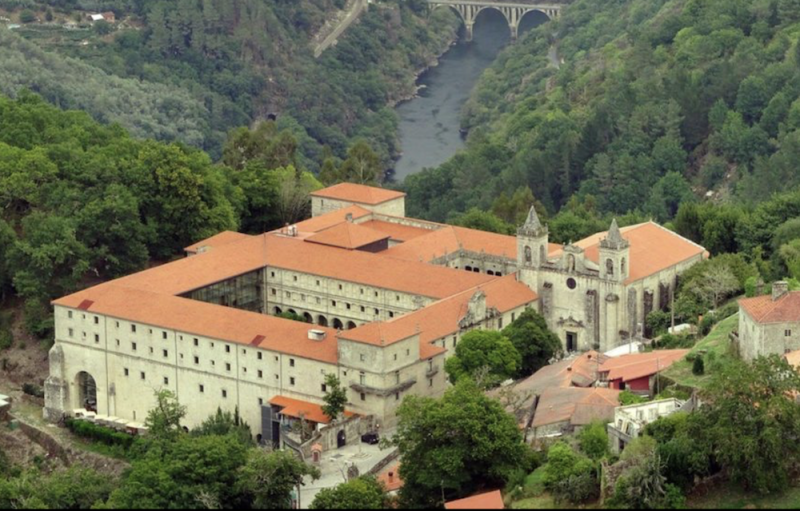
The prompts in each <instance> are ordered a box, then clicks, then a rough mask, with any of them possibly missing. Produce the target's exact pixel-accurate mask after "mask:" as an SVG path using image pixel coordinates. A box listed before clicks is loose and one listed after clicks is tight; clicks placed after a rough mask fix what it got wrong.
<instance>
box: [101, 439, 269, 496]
mask: <svg viewBox="0 0 800 511" xmlns="http://www.w3.org/2000/svg"><path fill="white" fill-rule="evenodd" d="M260 452H262V451H260V450H256V449H253V450H250V451H249V452H248V451H247V449H246V447H245V446H244V445H242V443H241V442H239V441H238V440H237V439H236V438H233V437H232V436H230V435H228V436H192V435H177V436H175V437H174V439H173V440H167V441H163V442H155V443H152V444H151V445H150V447H149V449H148V450H147V451H146V452H145V453H144V454H143V455H142V456H141V457H139V458H137V459H135V460H134V461H133V463H132V464H131V468H130V470H129V471H128V473H127V476H126V477H125V479H123V481H122V484H121V485H120V486H119V488H117V489H116V490H115V491H114V492H113V493H112V494H111V497H110V498H109V501H108V505H109V507H111V508H112V509H196V508H198V507H201V506H203V507H208V506H211V507H210V508H211V509H213V508H222V507H224V508H237V507H239V506H241V505H243V504H244V503H245V502H247V499H246V498H245V496H244V495H242V493H241V491H240V489H239V485H240V484H242V482H243V480H244V479H242V478H243V477H244V476H245V471H244V468H243V467H244V465H245V462H246V461H247V459H248V457H247V456H248V454H251V455H254V454H255V453H260Z"/></svg>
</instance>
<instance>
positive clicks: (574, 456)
mask: <svg viewBox="0 0 800 511" xmlns="http://www.w3.org/2000/svg"><path fill="white" fill-rule="evenodd" d="M544 467H545V468H544V478H543V480H544V485H545V487H546V488H547V489H548V490H550V491H551V492H552V493H553V496H554V497H555V499H556V500H557V501H568V502H571V503H575V504H577V503H580V502H584V501H586V500H589V499H591V498H594V497H596V496H597V495H598V494H599V491H600V485H599V483H598V482H597V476H596V471H595V466H594V463H593V462H592V460H590V459H589V458H587V457H585V456H583V455H581V454H578V453H576V452H575V450H574V449H573V448H572V447H571V446H570V445H569V444H567V443H566V442H563V441H560V442H557V443H556V444H554V445H552V446H551V447H550V449H549V450H548V451H547V464H546V465H545V466H544Z"/></svg>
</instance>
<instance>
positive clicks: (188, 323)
mask: <svg viewBox="0 0 800 511" xmlns="http://www.w3.org/2000/svg"><path fill="white" fill-rule="evenodd" d="M195 257H203V256H202V255H201V256H195ZM87 298H89V299H91V300H92V301H93V303H92V305H91V306H90V307H89V308H88V309H86V310H88V311H89V312H95V313H97V314H103V315H106V316H110V317H112V318H118V319H123V320H127V321H133V322H136V323H140V324H146V325H152V326H156V327H159V328H165V329H170V330H177V331H179V332H185V333H187V334H189V335H199V336H203V337H210V338H212V339H219V340H220V341H228V342H233V343H237V344H241V345H244V346H254V347H255V346H257V347H259V348H263V349H267V350H272V351H276V352H279V353H286V354H288V355H296V356H298V357H304V358H309V359H312V360H318V361H321V362H328V363H330V364H336V363H337V361H338V359H339V355H338V351H337V341H336V330H334V329H332V328H324V327H319V326H312V325H309V324H306V323H301V322H298V321H291V320H288V319H282V318H277V317H274V316H267V315H264V314H259V313H257V312H247V311H243V310H240V309H234V308H230V307H223V306H221V305H214V304H210V303H205V302H200V301H197V300H190V299H188V298H181V297H177V296H170V295H167V294H162V293H153V292H150V291H146V290H142V289H136V288H130V287H125V286H122V285H120V284H117V283H116V282H109V283H106V284H101V285H99V286H95V287H93V288H90V289H87V290H84V291H81V292H79V293H75V294H73V295H70V296H67V297H64V298H61V299H59V300H56V301H55V302H54V303H55V304H56V305H61V306H64V307H72V308H75V307H77V306H78V305H79V304H80V303H82V302H83V301H84V300H85V299H87ZM312 328H313V329H316V330H322V331H324V332H325V333H326V334H327V335H326V336H325V339H324V340H322V341H314V340H311V339H309V338H308V331H309V330H310V329H312ZM259 336H260V337H262V339H261V340H260V341H259V342H258V344H254V343H255V340H256V339H257V338H258V337H259ZM187 342H188V341H187Z"/></svg>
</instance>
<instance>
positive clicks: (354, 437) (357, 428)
mask: <svg viewBox="0 0 800 511" xmlns="http://www.w3.org/2000/svg"><path fill="white" fill-rule="evenodd" d="M374 428H375V417H373V416H371V415H370V416H367V417H361V416H360V415H358V416H355V417H350V418H349V419H346V420H344V421H342V422H339V423H336V424H331V425H330V426H326V427H324V428H322V429H320V430H319V431H317V432H316V433H315V434H314V436H313V437H311V439H310V440H308V441H307V442H305V443H304V444H303V445H301V446H300V448H299V450H300V454H301V455H302V456H303V459H304V460H310V459H311V448H312V447H313V446H314V445H316V444H319V445H321V446H322V451H323V452H327V451H335V450H336V449H337V448H338V440H339V433H340V432H341V431H344V434H345V439H346V441H347V445H355V444H357V443H358V442H360V441H361V435H364V434H366V433H369V432H371V431H373V430H374Z"/></svg>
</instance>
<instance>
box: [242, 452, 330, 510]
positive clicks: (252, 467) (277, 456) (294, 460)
mask: <svg viewBox="0 0 800 511" xmlns="http://www.w3.org/2000/svg"><path fill="white" fill-rule="evenodd" d="M238 476H239V477H238V481H237V483H236V487H237V489H238V491H239V493H240V494H241V495H243V496H246V497H247V498H248V500H250V501H251V502H252V508H253V509H290V508H291V494H292V490H294V489H295V488H298V489H299V487H300V486H301V485H303V484H304V483H303V478H304V477H306V476H309V477H311V479H312V480H314V481H316V480H317V479H319V478H320V471H319V469H317V468H316V467H312V466H310V465H306V464H305V463H303V462H302V461H301V460H300V459H299V458H298V457H297V456H296V455H295V454H294V453H292V452H291V451H274V452H267V451H264V450H261V449H252V450H250V451H249V452H248V455H247V463H246V465H245V466H244V467H242V469H241V470H240V472H239V474H238Z"/></svg>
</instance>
